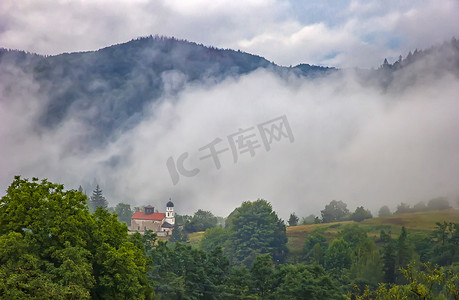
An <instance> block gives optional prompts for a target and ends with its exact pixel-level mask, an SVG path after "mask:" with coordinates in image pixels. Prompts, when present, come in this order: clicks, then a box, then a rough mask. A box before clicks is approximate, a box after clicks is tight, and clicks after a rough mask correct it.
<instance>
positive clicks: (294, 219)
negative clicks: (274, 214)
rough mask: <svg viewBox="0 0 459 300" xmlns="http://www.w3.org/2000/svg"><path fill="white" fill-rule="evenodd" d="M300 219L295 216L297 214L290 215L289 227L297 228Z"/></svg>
mask: <svg viewBox="0 0 459 300" xmlns="http://www.w3.org/2000/svg"><path fill="white" fill-rule="evenodd" d="M298 220H299V218H298V217H297V216H296V215H295V213H291V214H290V218H289V219H288V226H296V225H298Z"/></svg>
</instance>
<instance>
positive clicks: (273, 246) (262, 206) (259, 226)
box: [226, 199, 287, 266]
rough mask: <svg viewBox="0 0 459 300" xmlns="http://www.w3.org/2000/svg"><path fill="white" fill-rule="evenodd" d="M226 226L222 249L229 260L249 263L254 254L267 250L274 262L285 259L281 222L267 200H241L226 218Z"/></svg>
mask: <svg viewBox="0 0 459 300" xmlns="http://www.w3.org/2000/svg"><path fill="white" fill-rule="evenodd" d="M229 226H230V227H229V230H230V236H229V239H228V246H227V247H226V251H227V253H228V254H229V256H230V259H231V261H232V262H233V263H235V264H245V265H246V266H250V265H251V264H252V262H253V261H254V259H255V257H256V256H257V255H259V254H267V253H269V254H271V256H272V258H273V260H274V261H275V262H276V263H282V262H283V261H284V260H285V256H286V253H287V247H286V244H287V235H286V230H285V225H284V222H283V221H282V220H280V219H279V218H278V217H277V214H276V213H275V212H274V211H273V210H272V207H271V204H269V203H268V202H267V201H265V200H262V199H259V200H257V201H254V202H250V201H246V202H244V203H242V206H241V207H239V208H237V209H236V212H235V213H234V214H233V216H232V217H231V218H230V225H229Z"/></svg>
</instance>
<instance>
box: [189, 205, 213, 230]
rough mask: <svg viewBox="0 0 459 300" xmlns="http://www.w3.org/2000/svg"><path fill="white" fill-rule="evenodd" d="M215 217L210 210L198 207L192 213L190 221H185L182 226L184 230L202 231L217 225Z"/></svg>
mask: <svg viewBox="0 0 459 300" xmlns="http://www.w3.org/2000/svg"><path fill="white" fill-rule="evenodd" d="M217 222H218V220H217V217H215V216H214V215H213V214H212V213H211V212H210V211H204V210H202V209H199V210H198V211H197V212H195V213H194V215H193V218H191V220H190V222H187V223H186V224H185V226H184V229H185V231H186V232H189V233H191V232H197V231H204V230H206V229H207V228H213V227H215V226H217Z"/></svg>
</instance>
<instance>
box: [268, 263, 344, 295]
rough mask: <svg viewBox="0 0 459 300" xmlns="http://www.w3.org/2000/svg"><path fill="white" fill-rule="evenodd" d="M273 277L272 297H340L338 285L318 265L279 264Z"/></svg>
mask: <svg viewBox="0 0 459 300" xmlns="http://www.w3.org/2000/svg"><path fill="white" fill-rule="evenodd" d="M273 277H274V285H275V291H274V293H273V298H274V299H312V300H322V299H342V295H341V290H340V287H339V285H338V284H337V283H336V282H335V281H334V280H333V279H332V278H331V277H330V276H329V275H328V274H327V273H326V272H325V271H324V269H323V268H322V267H321V266H318V265H313V266H310V265H308V266H307V265H302V264H297V265H280V266H279V267H278V269H277V270H276V271H275V272H274V276H273Z"/></svg>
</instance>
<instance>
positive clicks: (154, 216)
mask: <svg viewBox="0 0 459 300" xmlns="http://www.w3.org/2000/svg"><path fill="white" fill-rule="evenodd" d="M165 217H166V214H165V213H152V214H150V215H146V214H145V213H144V212H143V211H136V212H135V213H134V215H133V216H132V217H131V219H137V220H155V221H161V220H162V219H164V218H165Z"/></svg>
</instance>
